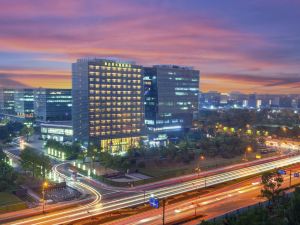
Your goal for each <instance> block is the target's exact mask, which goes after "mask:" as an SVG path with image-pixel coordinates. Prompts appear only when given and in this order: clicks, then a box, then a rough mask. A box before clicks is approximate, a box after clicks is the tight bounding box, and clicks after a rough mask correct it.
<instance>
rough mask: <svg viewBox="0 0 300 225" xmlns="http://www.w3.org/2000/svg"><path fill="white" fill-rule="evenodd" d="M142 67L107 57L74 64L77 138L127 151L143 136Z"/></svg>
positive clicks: (74, 123)
mask: <svg viewBox="0 0 300 225" xmlns="http://www.w3.org/2000/svg"><path fill="white" fill-rule="evenodd" d="M142 73H143V71H142V66H139V65H136V64H134V63H127V62H120V61H118V60H108V59H79V60H77V62H76V63H73V65H72V87H73V89H72V95H73V111H72V115H73V129H74V140H75V141H80V142H81V143H83V144H94V145H96V146H99V147H101V148H102V149H103V150H108V151H110V152H118V151H126V150H127V149H128V148H129V147H131V146H137V145H139V143H140V141H141V139H142V137H143V135H144V134H143V128H144V107H143V103H144V100H143V92H142V90H143V76H142Z"/></svg>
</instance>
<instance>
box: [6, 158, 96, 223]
mask: <svg viewBox="0 0 300 225" xmlns="http://www.w3.org/2000/svg"><path fill="white" fill-rule="evenodd" d="M63 164H64V163H61V164H56V165H55V166H53V168H52V170H53V172H54V173H55V174H56V175H57V176H60V177H62V178H63V179H65V180H67V179H68V177H67V176H65V175H64V174H62V173H60V172H58V170H57V168H58V167H59V166H61V165H63ZM70 186H74V188H78V187H79V188H84V189H86V190H88V191H90V192H91V193H92V194H93V195H94V196H95V199H94V200H93V201H92V202H90V203H89V204H86V205H84V206H79V207H77V208H73V209H69V210H65V211H62V212H57V213H51V214H49V215H42V216H38V217H37V218H32V219H29V220H30V221H28V220H24V221H20V222H14V223H11V224H14V225H19V224H28V222H29V223H31V224H42V223H44V222H35V221H40V220H47V219H48V218H52V217H56V216H62V217H64V216H69V215H66V214H70V213H74V212H77V211H82V210H85V211H87V210H88V209H90V208H92V207H94V206H96V205H98V204H99V203H100V201H101V194H100V193H99V192H98V191H97V190H95V189H94V188H92V187H90V186H88V185H86V184H83V183H81V182H74V183H73V184H72V185H70ZM46 224H49V223H48V220H47V222H46Z"/></svg>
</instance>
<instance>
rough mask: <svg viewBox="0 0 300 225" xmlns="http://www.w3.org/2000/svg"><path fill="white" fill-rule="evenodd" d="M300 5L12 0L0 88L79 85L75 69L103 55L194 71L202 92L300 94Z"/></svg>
mask: <svg viewBox="0 0 300 225" xmlns="http://www.w3.org/2000/svg"><path fill="white" fill-rule="evenodd" d="M297 6H299V2H298V1H294V0H289V1H287V2H282V1H270V0H268V1H264V2H259V1H251V2H247V3H245V2H243V3H241V2H239V1H227V2H226V4H224V3H221V2H220V1H202V2H199V1H194V0H189V1H163V2H161V1H155V0H153V1H133V0H132V1H118V0H115V1H101V2H99V1H90V2H89V4H85V3H84V2H83V1H76V2H73V1H64V2H59V1H51V2H36V1H29V0H28V1H23V2H22V4H16V2H15V1H9V2H8V1H3V2H1V9H0V12H1V14H0V15H1V16H0V28H1V31H2V32H1V35H0V46H1V49H2V50H1V52H0V59H1V60H0V61H1V62H0V85H1V86H3V87H5V86H13V87H15V86H28V87H49V88H51V87H58V88H70V87H71V63H72V62H73V61H74V60H75V59H76V58H79V57H88V56H95V57H117V58H121V59H131V60H134V61H136V62H137V63H138V64H140V65H145V66H151V65H155V64H177V65H182V66H193V67H194V68H195V69H197V70H200V73H201V81H200V83H201V88H200V90H201V91H209V90H217V91H221V92H230V91H241V92H244V93H251V92H257V93H279V94H280V93H282V94H292V93H299V90H300V89H299V87H300V76H299V69H300V65H299V59H300V55H299V51H298V50H299V46H300V45H299V38H298V37H299V34H300V30H299V27H298V24H297V21H298V19H299V18H300V13H299V12H298V11H297V8H298V7H297ZM224 84H225V85H224Z"/></svg>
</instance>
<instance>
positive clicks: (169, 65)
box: [153, 64, 194, 70]
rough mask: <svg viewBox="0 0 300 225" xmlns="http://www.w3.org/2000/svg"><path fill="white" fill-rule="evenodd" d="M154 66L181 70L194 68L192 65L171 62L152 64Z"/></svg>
mask: <svg viewBox="0 0 300 225" xmlns="http://www.w3.org/2000/svg"><path fill="white" fill-rule="evenodd" d="M153 67H154V68H167V69H182V70H194V67H192V66H179V65H173V64H161V65H153Z"/></svg>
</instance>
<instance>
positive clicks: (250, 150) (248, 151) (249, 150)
mask: <svg viewBox="0 0 300 225" xmlns="http://www.w3.org/2000/svg"><path fill="white" fill-rule="evenodd" d="M250 152H252V147H251V146H248V147H247V148H246V151H245V157H244V158H245V161H248V158H247V153H250Z"/></svg>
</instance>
